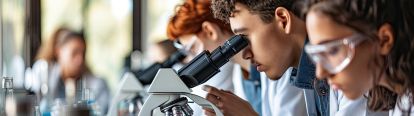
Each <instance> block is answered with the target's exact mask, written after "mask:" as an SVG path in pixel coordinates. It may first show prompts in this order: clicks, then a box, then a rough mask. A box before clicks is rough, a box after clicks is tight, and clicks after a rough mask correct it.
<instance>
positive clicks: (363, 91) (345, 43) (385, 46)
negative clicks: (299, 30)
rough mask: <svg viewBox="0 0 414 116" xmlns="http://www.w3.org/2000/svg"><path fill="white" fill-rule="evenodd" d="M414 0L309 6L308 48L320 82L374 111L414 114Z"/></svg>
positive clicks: (335, 0) (344, 0)
mask: <svg viewBox="0 0 414 116" xmlns="http://www.w3.org/2000/svg"><path fill="white" fill-rule="evenodd" d="M412 8H414V1H412V0H329V1H324V2H321V3H318V4H316V5H314V6H312V7H311V9H310V11H309V13H308V14H307V19H306V26H307V30H308V34H309V38H310V44H308V45H306V46H305V50H306V52H307V53H308V54H309V56H310V59H311V60H312V61H314V63H315V64H316V75H317V77H318V79H327V80H328V82H329V84H330V85H331V87H332V88H333V89H335V90H340V91H342V92H343V94H344V95H345V97H347V98H349V99H357V98H359V97H361V96H366V97H367V98H368V107H369V109H371V110H376V111H379V110H381V111H384V110H391V109H396V110H393V112H392V113H393V114H394V115H402V114H407V113H408V114H409V113H410V112H412V111H414V108H413V109H412V106H413V105H414V96H413V93H414V42H413V39H414V36H413V35H412V34H414V31H413V30H414V29H413V28H414V23H413V22H412V21H413V20H414V10H412Z"/></svg>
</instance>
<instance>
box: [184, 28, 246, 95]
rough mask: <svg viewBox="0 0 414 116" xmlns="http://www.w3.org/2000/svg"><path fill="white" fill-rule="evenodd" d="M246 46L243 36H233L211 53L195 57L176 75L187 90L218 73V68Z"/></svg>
mask: <svg viewBox="0 0 414 116" xmlns="http://www.w3.org/2000/svg"><path fill="white" fill-rule="evenodd" d="M247 45H248V40H247V39H246V37H245V36H243V35H235V36H233V37H231V38H230V39H229V40H227V41H226V42H225V43H224V45H222V46H219V47H218V48H216V49H215V50H213V52H211V53H210V52H209V51H207V50H205V51H203V52H202V53H200V54H199V55H197V56H196V57H195V58H194V59H193V60H191V61H190V63H188V64H187V65H186V66H184V67H183V68H181V69H180V70H179V71H178V75H179V76H180V78H181V79H182V80H183V82H184V83H185V84H186V85H187V87H189V88H192V87H195V86H197V85H200V84H202V83H204V82H206V81H207V80H209V79H210V78H211V77H213V76H214V75H215V74H217V73H218V72H220V67H221V66H223V65H224V64H226V63H227V62H228V61H229V60H230V58H231V57H233V56H234V55H236V54H237V53H238V52H240V51H241V50H243V49H244V48H245V47H246V46H247Z"/></svg>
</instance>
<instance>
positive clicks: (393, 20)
mask: <svg viewBox="0 0 414 116" xmlns="http://www.w3.org/2000/svg"><path fill="white" fill-rule="evenodd" d="M413 3H414V2H413V0H329V1H325V2H321V3H318V4H316V5H313V6H312V8H311V10H310V11H312V12H317V13H321V14H323V15H326V16H328V17H330V18H331V19H332V20H333V21H334V22H336V23H338V24H341V25H345V26H347V27H350V28H351V29H353V30H354V31H355V32H357V33H362V34H364V35H367V36H369V37H370V38H371V41H374V42H376V41H378V39H375V38H377V36H376V33H377V30H378V29H379V28H380V27H381V26H382V25H384V24H389V25H391V27H392V31H393V34H394V35H393V36H394V38H395V41H394V42H395V43H394V46H393V47H392V49H391V52H390V54H389V55H386V56H381V55H379V54H378V55H377V56H376V59H375V60H374V64H376V66H381V67H383V71H382V73H383V74H385V75H387V76H386V77H387V78H385V80H386V83H388V84H389V85H390V86H391V87H392V88H394V91H391V90H389V89H387V88H385V87H383V86H381V85H379V84H378V81H379V78H380V76H381V74H376V76H375V78H374V87H373V88H372V89H371V90H370V91H369V94H368V96H367V97H368V107H369V108H370V109H371V110H375V111H379V110H382V111H385V110H390V109H393V108H394V107H395V105H397V106H398V107H399V108H402V107H401V96H404V95H409V101H410V102H409V104H410V106H413V105H414V101H413V99H414V98H413V93H414V71H413V70H414V60H413V59H414V41H413V39H414V38H413V37H414V35H413V34H414V32H413V31H414V29H413V28H414V22H413V20H414V10H413V8H414V4H413ZM376 44H379V43H378V42H376ZM380 64H382V65H380ZM395 88H401V89H402V90H400V91H395ZM410 109H411V107H410ZM410 109H403V112H405V113H407V114H410V111H411V110H410Z"/></svg>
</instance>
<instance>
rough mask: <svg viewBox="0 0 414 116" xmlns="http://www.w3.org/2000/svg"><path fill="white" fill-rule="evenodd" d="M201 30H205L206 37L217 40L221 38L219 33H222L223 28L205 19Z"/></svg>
mask: <svg viewBox="0 0 414 116" xmlns="http://www.w3.org/2000/svg"><path fill="white" fill-rule="evenodd" d="M201 30H202V32H203V34H202V35H203V36H205V37H204V38H206V39H209V40H211V41H217V40H218V39H219V33H221V29H220V27H219V26H218V25H217V24H214V23H211V22H208V21H204V22H203V23H202V24H201Z"/></svg>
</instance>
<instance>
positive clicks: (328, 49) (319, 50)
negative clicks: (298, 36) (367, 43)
mask: <svg viewBox="0 0 414 116" xmlns="http://www.w3.org/2000/svg"><path fill="white" fill-rule="evenodd" d="M364 40H367V38H366V37H364V36H362V35H361V34H353V35H351V36H349V37H345V38H343V39H340V40H334V41H331V42H327V43H323V44H319V45H311V44H307V45H306V46H305V51H306V53H307V54H308V55H309V57H310V59H311V60H312V61H313V62H314V63H315V64H321V65H322V68H324V69H325V70H327V71H328V72H329V73H331V74H336V73H338V72H341V71H342V70H343V69H345V67H347V66H348V65H349V63H350V62H351V60H352V58H353V57H354V55H355V47H356V46H357V45H359V44H360V43H362V42H363V41H364Z"/></svg>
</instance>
